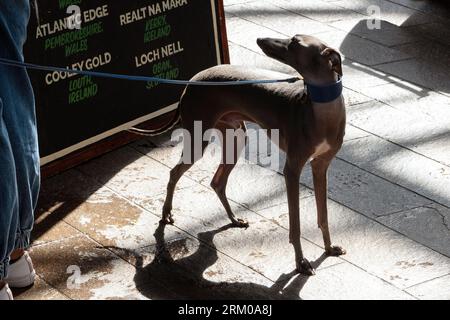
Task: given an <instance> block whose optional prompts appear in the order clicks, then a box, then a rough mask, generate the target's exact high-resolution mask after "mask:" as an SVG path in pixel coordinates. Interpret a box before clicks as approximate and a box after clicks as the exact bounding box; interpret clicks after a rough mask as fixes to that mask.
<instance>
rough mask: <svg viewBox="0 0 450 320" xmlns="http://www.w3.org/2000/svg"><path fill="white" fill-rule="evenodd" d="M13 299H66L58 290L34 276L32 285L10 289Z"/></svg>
mask: <svg viewBox="0 0 450 320" xmlns="http://www.w3.org/2000/svg"><path fill="white" fill-rule="evenodd" d="M12 290H13V295H14V300H67V299H68V298H67V297H66V296H65V295H63V294H62V293H60V292H59V291H58V290H56V289H54V288H52V287H51V286H49V285H48V284H47V283H45V282H44V281H43V280H42V279H41V278H40V277H36V279H35V281H34V285H33V286H32V287H31V288H26V289H12Z"/></svg>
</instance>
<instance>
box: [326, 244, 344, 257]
mask: <svg viewBox="0 0 450 320" xmlns="http://www.w3.org/2000/svg"><path fill="white" fill-rule="evenodd" d="M325 252H326V254H327V255H329V256H332V257H338V256H342V255H344V254H346V253H347V251H345V249H344V248H342V247H340V246H331V247H330V248H328V249H326V250H325Z"/></svg>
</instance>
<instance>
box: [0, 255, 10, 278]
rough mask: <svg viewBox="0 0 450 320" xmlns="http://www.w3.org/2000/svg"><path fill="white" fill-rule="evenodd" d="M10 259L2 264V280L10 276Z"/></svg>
mask: <svg viewBox="0 0 450 320" xmlns="http://www.w3.org/2000/svg"><path fill="white" fill-rule="evenodd" d="M8 267H9V257H8V258H6V259H5V260H4V261H2V262H0V280H3V279H5V278H6V276H7V275H8Z"/></svg>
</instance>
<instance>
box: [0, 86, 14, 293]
mask: <svg viewBox="0 0 450 320" xmlns="http://www.w3.org/2000/svg"><path fill="white" fill-rule="evenodd" d="M0 81H1V80H0ZM0 86H1V84H0ZM3 109H4V108H3V101H2V99H1V98H0V190H1V192H0V289H2V288H3V286H4V283H3V281H2V279H4V278H5V277H6V275H7V271H8V265H9V259H10V258H9V255H10V253H11V251H12V250H13V249H14V244H15V239H16V230H17V226H18V216H19V215H18V211H19V206H18V195H17V194H18V193H17V184H16V174H15V172H16V168H15V165H14V157H13V152H12V149H11V144H10V142H9V134H8V131H7V130H6V126H5V122H4V120H3Z"/></svg>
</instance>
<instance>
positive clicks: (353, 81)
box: [342, 59, 395, 92]
mask: <svg viewBox="0 0 450 320" xmlns="http://www.w3.org/2000/svg"><path fill="white" fill-rule="evenodd" d="M342 68H343V74H344V77H343V78H342V83H343V85H344V86H345V87H347V88H350V89H353V90H355V91H357V92H362V91H361V88H367V87H372V86H377V85H382V84H387V83H390V82H393V81H395V78H394V77H392V76H391V75H389V74H387V73H385V72H381V71H379V70H375V69H373V68H371V67H368V66H365V65H362V64H360V63H357V62H355V61H352V60H350V59H346V60H344V61H343V65H342Z"/></svg>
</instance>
